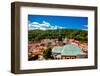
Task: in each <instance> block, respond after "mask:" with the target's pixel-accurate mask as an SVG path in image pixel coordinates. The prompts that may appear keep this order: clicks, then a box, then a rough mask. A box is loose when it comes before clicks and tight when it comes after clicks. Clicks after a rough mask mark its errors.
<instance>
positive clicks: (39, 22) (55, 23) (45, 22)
mask: <svg viewBox="0 0 100 76" xmlns="http://www.w3.org/2000/svg"><path fill="white" fill-rule="evenodd" d="M28 22H29V23H28V26H29V27H31V26H32V27H31V29H34V28H37V27H38V28H44V27H46V28H51V27H52V28H55V27H56V28H59V27H61V28H64V29H81V30H82V29H84V30H87V29H88V17H76V16H52V15H28ZM39 26H41V27H39Z"/></svg>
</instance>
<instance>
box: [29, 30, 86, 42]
mask: <svg viewBox="0 0 100 76" xmlns="http://www.w3.org/2000/svg"><path fill="white" fill-rule="evenodd" d="M59 34H60V35H61V36H62V37H63V38H65V37H67V38H68V39H71V38H73V39H75V40H78V41H80V42H86V43H87V41H88V31H86V30H76V29H75V30H74V29H57V30H29V31H28V40H29V41H31V40H34V41H36V42H38V41H40V40H41V39H56V38H58V35H59Z"/></svg>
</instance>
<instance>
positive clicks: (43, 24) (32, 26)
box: [28, 21, 64, 30]
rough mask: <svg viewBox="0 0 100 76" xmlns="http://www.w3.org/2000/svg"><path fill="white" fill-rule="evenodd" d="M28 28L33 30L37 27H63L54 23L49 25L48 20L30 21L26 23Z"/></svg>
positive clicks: (41, 28) (45, 28)
mask: <svg viewBox="0 0 100 76" xmlns="http://www.w3.org/2000/svg"><path fill="white" fill-rule="evenodd" d="M28 27H29V30H35V29H39V30H48V29H49V30H50V29H62V28H64V27H61V26H56V25H53V26H52V25H51V24H50V23H49V22H46V21H43V22H42V23H39V22H32V23H29V25H28Z"/></svg>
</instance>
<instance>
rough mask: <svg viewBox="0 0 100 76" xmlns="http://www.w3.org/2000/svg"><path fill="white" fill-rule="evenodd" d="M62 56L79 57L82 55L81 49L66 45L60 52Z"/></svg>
mask: <svg viewBox="0 0 100 76" xmlns="http://www.w3.org/2000/svg"><path fill="white" fill-rule="evenodd" d="M61 54H62V55H80V54H82V49H81V48H80V47H79V46H76V45H74V44H67V45H65V46H64V47H63V50H62V52H61Z"/></svg>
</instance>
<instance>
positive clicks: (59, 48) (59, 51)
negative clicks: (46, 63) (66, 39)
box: [52, 46, 64, 53]
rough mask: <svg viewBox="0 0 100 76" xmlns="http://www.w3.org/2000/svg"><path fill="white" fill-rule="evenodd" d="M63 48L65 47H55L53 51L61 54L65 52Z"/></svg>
mask: <svg viewBox="0 0 100 76" xmlns="http://www.w3.org/2000/svg"><path fill="white" fill-rule="evenodd" d="M63 47H64V46H55V47H54V48H53V49H52V52H54V53H61V51H62V50H63Z"/></svg>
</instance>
